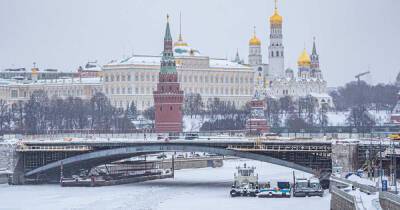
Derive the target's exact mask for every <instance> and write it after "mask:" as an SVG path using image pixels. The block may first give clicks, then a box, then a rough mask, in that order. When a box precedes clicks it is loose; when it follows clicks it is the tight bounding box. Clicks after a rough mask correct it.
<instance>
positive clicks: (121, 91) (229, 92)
mask: <svg viewBox="0 0 400 210" xmlns="http://www.w3.org/2000/svg"><path fill="white" fill-rule="evenodd" d="M162 88H163V87H162ZM154 90H155V88H154V87H141V88H138V87H136V88H134V89H133V88H131V87H128V88H126V87H115V88H114V87H111V88H108V87H106V88H105V89H104V91H105V93H106V94H107V95H108V94H112V95H113V94H151V93H153V91H154ZM183 90H184V92H185V93H200V94H225V95H234V94H235V95H238V94H241V95H243V94H246V95H247V94H250V93H251V90H250V89H248V88H240V89H239V88H236V89H234V88H223V87H215V88H214V87H210V88H208V87H206V88H202V87H200V88H192V87H190V88H183Z"/></svg>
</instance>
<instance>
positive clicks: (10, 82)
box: [0, 77, 101, 86]
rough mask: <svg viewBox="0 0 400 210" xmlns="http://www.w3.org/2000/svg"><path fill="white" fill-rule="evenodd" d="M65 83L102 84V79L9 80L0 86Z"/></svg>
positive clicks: (0, 80)
mask: <svg viewBox="0 0 400 210" xmlns="http://www.w3.org/2000/svg"><path fill="white" fill-rule="evenodd" d="M64 83H70V84H101V78H100V77H82V78H71V77H67V78H63V79H51V80H44V79H41V80H37V81H36V82H33V81H32V80H21V81H16V80H8V79H0V85H2V86H7V85H30V86H33V85H42V84H46V85H51V84H64Z"/></svg>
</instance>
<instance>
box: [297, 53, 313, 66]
mask: <svg viewBox="0 0 400 210" xmlns="http://www.w3.org/2000/svg"><path fill="white" fill-rule="evenodd" d="M297 64H298V65H299V66H310V65H311V59H310V56H309V55H308V53H307V51H306V49H304V50H303V52H302V53H301V54H300V57H299V59H298V60H297Z"/></svg>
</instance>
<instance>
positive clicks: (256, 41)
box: [249, 26, 261, 46]
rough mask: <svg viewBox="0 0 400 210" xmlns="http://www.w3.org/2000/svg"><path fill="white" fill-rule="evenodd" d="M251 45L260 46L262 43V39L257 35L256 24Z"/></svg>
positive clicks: (250, 41)
mask: <svg viewBox="0 0 400 210" xmlns="http://www.w3.org/2000/svg"><path fill="white" fill-rule="evenodd" d="M249 45H251V46H260V45H261V41H260V39H258V38H257V36H256V27H255V26H254V33H253V37H252V38H251V39H250V40H249Z"/></svg>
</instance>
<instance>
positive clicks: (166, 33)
mask: <svg viewBox="0 0 400 210" xmlns="http://www.w3.org/2000/svg"><path fill="white" fill-rule="evenodd" d="M164 40H172V37H171V31H170V29H169V15H168V14H167V28H166V29H165V36H164Z"/></svg>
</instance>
